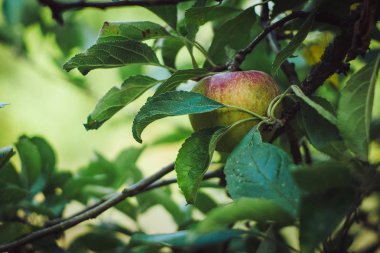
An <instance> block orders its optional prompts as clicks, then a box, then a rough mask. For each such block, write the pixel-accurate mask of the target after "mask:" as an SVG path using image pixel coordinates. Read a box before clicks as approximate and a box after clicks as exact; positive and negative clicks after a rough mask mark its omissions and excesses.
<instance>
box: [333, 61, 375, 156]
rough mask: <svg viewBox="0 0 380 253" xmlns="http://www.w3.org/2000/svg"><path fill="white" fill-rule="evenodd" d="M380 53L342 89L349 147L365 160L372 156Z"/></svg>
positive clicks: (341, 120) (341, 114)
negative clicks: (373, 111) (372, 125)
mask: <svg viewBox="0 0 380 253" xmlns="http://www.w3.org/2000/svg"><path fill="white" fill-rule="evenodd" d="M379 62H380V54H379V56H378V58H377V60H376V61H375V62H372V63H369V64H367V65H366V66H365V67H363V68H362V69H360V70H359V71H358V72H356V73H355V74H353V75H352V76H351V78H350V79H349V80H348V81H347V84H346V86H345V87H344V89H343V90H342V93H341V96H340V99H339V106H338V116H337V117H338V128H339V130H340V132H341V134H342V137H343V139H344V140H345V141H346V143H347V145H348V147H349V148H350V149H351V150H352V151H354V152H355V154H356V155H357V156H358V157H359V158H360V159H362V160H365V161H366V160H367V159H368V146H369V138H370V134H369V131H370V129H369V128H370V123H371V118H372V107H373V99H374V91H375V84H376V80H377V75H378V71H379Z"/></svg>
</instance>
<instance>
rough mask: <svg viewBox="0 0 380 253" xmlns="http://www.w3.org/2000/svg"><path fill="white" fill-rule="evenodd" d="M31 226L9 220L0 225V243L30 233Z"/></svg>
mask: <svg viewBox="0 0 380 253" xmlns="http://www.w3.org/2000/svg"><path fill="white" fill-rule="evenodd" d="M31 231H32V228H31V227H30V226H28V225H26V224H22V223H19V222H9V223H3V224H1V225H0V243H1V244H3V243H7V242H11V241H13V240H15V239H16V238H18V237H20V236H22V235H25V234H27V233H30V232H31Z"/></svg>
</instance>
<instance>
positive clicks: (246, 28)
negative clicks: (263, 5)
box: [205, 8, 256, 67]
mask: <svg viewBox="0 0 380 253" xmlns="http://www.w3.org/2000/svg"><path fill="white" fill-rule="evenodd" d="M255 21H256V14H255V11H254V9H253V8H248V9H246V10H244V11H243V12H241V13H240V14H239V15H238V16H236V17H234V18H232V19H229V20H227V21H226V22H225V23H223V24H222V25H221V26H220V27H218V29H216V31H215V35H214V39H213V41H212V43H211V46H210V49H209V56H210V58H211V59H212V60H213V61H214V62H215V63H216V64H224V63H226V61H228V60H229V57H228V55H227V53H226V49H227V48H231V49H234V50H240V49H241V48H244V47H246V46H247V45H248V43H249V42H250V40H251V36H250V33H251V29H252V27H253V26H254V23H255ZM236 38H239V39H236ZM205 67H209V63H208V62H206V63H205Z"/></svg>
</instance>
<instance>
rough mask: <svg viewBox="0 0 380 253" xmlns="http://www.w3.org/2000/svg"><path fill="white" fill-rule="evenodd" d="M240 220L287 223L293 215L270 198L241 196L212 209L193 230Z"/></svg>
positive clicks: (211, 228)
mask: <svg viewBox="0 0 380 253" xmlns="http://www.w3.org/2000/svg"><path fill="white" fill-rule="evenodd" d="M240 220H254V221H257V222H267V221H275V222H279V223H283V224H289V223H290V222H292V221H293V217H291V216H290V215H289V213H288V212H286V211H284V210H283V209H282V208H281V207H279V206H278V205H277V204H275V203H274V202H273V201H271V200H268V199H252V198H241V199H238V200H236V201H234V202H232V203H230V204H228V205H225V206H221V207H218V208H215V209H213V210H212V211H211V212H210V213H209V214H208V215H207V217H206V218H205V219H204V220H203V221H201V222H200V223H199V224H198V225H197V227H196V228H195V231H197V232H199V233H208V232H210V231H216V230H222V229H224V228H225V227H227V226H228V225H230V224H233V223H235V222H237V221H240Z"/></svg>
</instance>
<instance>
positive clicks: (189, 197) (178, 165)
mask: <svg viewBox="0 0 380 253" xmlns="http://www.w3.org/2000/svg"><path fill="white" fill-rule="evenodd" d="M228 129H229V127H215V128H207V129H203V130H200V131H198V132H195V133H193V134H192V135H191V136H190V137H189V138H187V139H186V141H185V142H184V143H183V145H182V147H181V149H180V150H179V152H178V155H177V159H176V161H175V171H176V173H177V180H178V186H179V188H180V189H181V190H182V192H183V194H184V195H185V198H186V201H187V203H194V201H195V199H196V196H197V192H198V188H199V184H200V183H201V181H202V179H203V176H204V174H205V173H206V171H207V168H208V166H209V165H210V162H211V159H212V155H213V154H214V151H215V147H216V144H217V142H218V140H220V138H221V137H222V136H223V135H224V134H225V133H226V132H227V130H228Z"/></svg>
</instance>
